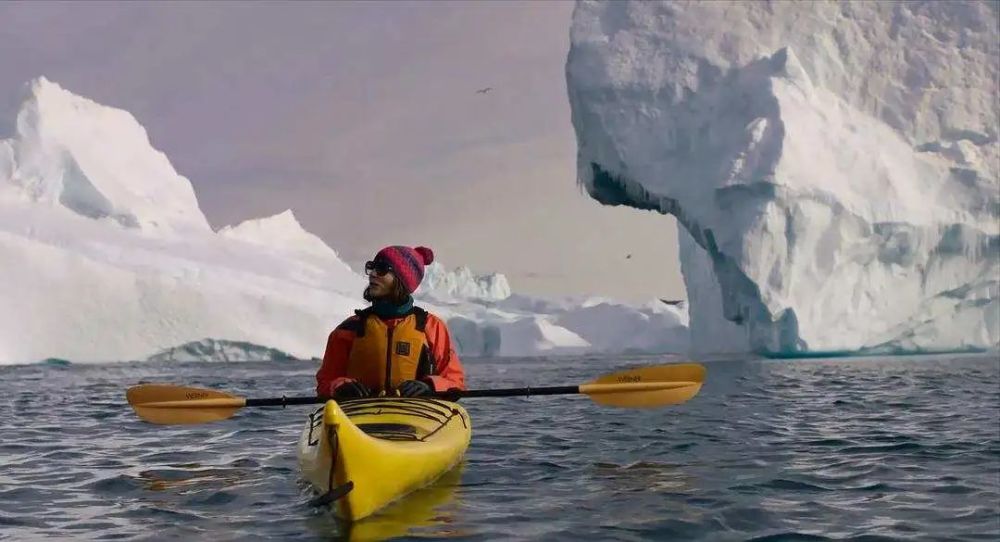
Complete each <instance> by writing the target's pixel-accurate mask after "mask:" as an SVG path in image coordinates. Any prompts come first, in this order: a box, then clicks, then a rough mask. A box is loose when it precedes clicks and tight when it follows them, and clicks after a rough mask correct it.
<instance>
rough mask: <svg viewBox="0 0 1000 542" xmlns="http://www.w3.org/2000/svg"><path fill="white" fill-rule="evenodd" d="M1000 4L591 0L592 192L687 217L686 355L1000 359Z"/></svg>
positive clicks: (586, 174) (582, 37)
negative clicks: (997, 352) (970, 354)
mask: <svg viewBox="0 0 1000 542" xmlns="http://www.w3.org/2000/svg"><path fill="white" fill-rule="evenodd" d="M997 26H998V13H997V7H996V4H995V3H989V2H893V3H888V2H839V3H834V2H825V3H808V2H807V3H779V4H769V3H758V2H744V3H731V2H645V1H643V2H591V1H583V2H580V3H578V4H577V6H576V8H575V10H574V13H573V21H572V28H571V45H570V52H569V55H568V58H567V62H566V80H567V89H568V95H569V100H570V105H571V114H572V122H573V126H574V129H575V131H576V136H577V142H578V164H577V169H578V182H579V183H580V184H582V186H583V187H584V188H585V189H586V190H587V192H588V194H589V195H590V196H591V197H593V198H594V199H596V200H597V201H599V202H601V203H604V204H607V205H627V206H632V207H636V208H639V209H647V210H656V211H659V212H661V213H664V214H669V215H672V216H673V217H675V218H676V220H677V222H678V223H679V224H680V226H681V228H678V229H679V230H680V234H679V237H680V238H679V240H678V241H679V245H680V257H681V268H682V273H683V276H684V280H685V285H686V288H687V295H688V301H689V312H690V333H691V341H692V348H693V349H695V350H698V351H706V350H709V351H711V350H715V351H719V350H725V351H753V352H757V353H761V354H765V355H780V356H796V355H816V354H821V353H830V352H843V353H852V352H869V351H870V352H892V353H905V352H923V351H945V350H959V351H960V350H982V349H995V348H997V347H998V345H1000V231H998V224H1000V143H998V141H997V127H998V126H997V119H998V113H1000V111H998V105H997V100H996V88H997V87H996V81H997V79H998V63H997V61H996V59H997V58H998V57H1000V39H998V35H1000V32H998V27H997Z"/></svg>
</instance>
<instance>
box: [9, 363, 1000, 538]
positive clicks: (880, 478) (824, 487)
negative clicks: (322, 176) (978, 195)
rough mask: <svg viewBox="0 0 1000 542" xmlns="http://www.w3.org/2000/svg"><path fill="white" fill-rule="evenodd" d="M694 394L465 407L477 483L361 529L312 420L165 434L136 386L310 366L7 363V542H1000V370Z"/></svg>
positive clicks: (816, 376)
mask: <svg viewBox="0 0 1000 542" xmlns="http://www.w3.org/2000/svg"><path fill="white" fill-rule="evenodd" d="M662 359H663V358H631V359H617V360H607V359H603V360H602V359H585V360H561V361H559V362H552V361H543V360H514V361H510V360H506V361H500V360H472V361H468V362H467V368H468V371H469V373H470V380H471V382H472V383H473V384H475V385H476V387H506V386H514V385H526V384H529V385H538V384H552V385H555V384H573V383H578V382H582V381H586V380H588V379H590V378H591V377H593V376H597V375H598V374H600V373H602V372H605V371H608V370H610V369H612V368H618V367H629V366H635V365H640V364H653V363H656V362H659V361H662ZM706 366H707V367H708V379H707V383H706V385H705V387H704V388H703V389H702V391H701V393H700V394H699V395H698V396H697V397H696V398H695V399H693V400H692V401H690V402H689V403H687V404H684V405H681V406H675V407H670V408H665V409H661V410H655V411H638V410H616V409H608V408H602V407H599V406H597V405H594V404H592V403H590V401H588V400H587V399H586V398H584V397H549V398H544V397H541V398H516V399H476V400H473V399H469V400H466V401H465V402H464V404H465V406H466V408H467V409H468V410H469V413H470V415H471V416H472V420H473V427H474V433H473V442H472V446H471V447H470V449H469V453H468V455H467V459H466V461H465V462H464V464H463V465H462V466H461V468H460V470H459V471H456V472H453V473H451V474H450V475H449V476H446V477H445V478H444V479H442V480H441V481H440V482H439V483H438V484H436V485H434V486H432V487H431V488H429V489H427V490H424V491H423V492H421V493H418V494H416V495H414V496H413V497H411V498H410V499H407V500H404V501H403V502H402V504H400V505H398V506H396V507H394V508H392V509H390V510H388V511H387V512H386V513H385V514H382V515H380V516H378V517H376V518H374V519H373V520H372V521H370V522H364V523H362V524H361V525H359V526H358V527H356V528H354V529H353V531H351V532H348V531H346V530H345V529H344V528H343V526H341V525H338V523H337V522H336V520H335V519H334V518H333V517H332V516H331V514H330V513H329V512H327V511H323V510H315V509H311V508H310V507H309V506H308V505H307V504H306V503H307V501H308V500H309V498H310V497H311V496H312V495H311V493H310V491H309V489H308V488H307V487H306V486H305V485H304V483H303V482H301V481H299V480H298V477H297V471H296V462H295V454H294V444H295V442H296V439H297V437H298V433H299V431H300V425H301V423H302V422H303V416H304V413H305V412H306V411H307V410H308V407H295V408H289V409H287V410H281V409H263V408H256V409H249V408H248V409H245V410H244V411H242V412H241V413H240V414H239V415H237V416H236V417H234V418H233V419H230V420H227V421H223V422H217V423H213V424H208V425H201V426H170V427H167V426H154V425H149V424H146V423H144V422H141V421H139V420H138V419H137V418H136V417H135V416H134V415H133V414H132V412H131V410H130V409H129V408H128V407H127V406H126V405H125V403H124V390H125V388H126V387H128V386H130V385H133V384H135V383H137V382H139V381H166V382H171V383H178V384H179V383H184V384H189V385H197V386H210V387H218V388H222V389H226V390H230V391H233V392H235V393H239V394H242V395H246V396H250V397H267V396H274V395H281V394H282V393H287V394H289V395H301V394H307V393H308V391H309V390H310V389H311V386H312V382H313V373H314V370H315V366H314V365H313V364H312V363H305V362H294V363H277V362H272V363H191V364H167V363H157V364H128V365H125V364H122V365H105V366H75V365H74V366H19V367H9V366H8V367H0V432H2V439H0V538H2V539H7V540H42V539H57V540H105V539H132V540H181V539H184V540H187V539H195V540H200V539H210V540H213V541H215V540H263V539H282V540H324V539H335V538H338V537H341V536H344V535H346V534H350V535H351V536H352V537H353V538H354V539H365V538H367V537H379V536H405V537H411V538H421V539H438V538H449V539H461V540H546V541H549V540H581V539H584V540H609V539H612V540H670V539H678V540H828V539H851V540H944V539H948V540H997V539H1000V361H998V360H997V359H996V358H995V357H994V356H984V355H980V356H927V357H909V358H882V359H873V358H868V359H836V360H796V361H790V360H783V361H761V360H756V361H753V360H751V361H712V362H706Z"/></svg>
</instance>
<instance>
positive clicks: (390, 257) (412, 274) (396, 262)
mask: <svg viewBox="0 0 1000 542" xmlns="http://www.w3.org/2000/svg"><path fill="white" fill-rule="evenodd" d="M375 260H382V261H384V262H387V263H388V264H389V265H391V266H392V271H393V274H395V275H396V279H397V280H399V281H400V282H401V283H403V288H406V291H407V292H410V293H411V294H412V293H413V291H414V290H416V289H417V286H420V281H422V280H424V266H425V265H430V264H431V262H433V261H434V252H432V251H431V249H429V248H427V247H416V248H410V247H404V246H399V245H394V246H391V247H385V248H383V249H382V250H380V251H378V254H376V255H375Z"/></svg>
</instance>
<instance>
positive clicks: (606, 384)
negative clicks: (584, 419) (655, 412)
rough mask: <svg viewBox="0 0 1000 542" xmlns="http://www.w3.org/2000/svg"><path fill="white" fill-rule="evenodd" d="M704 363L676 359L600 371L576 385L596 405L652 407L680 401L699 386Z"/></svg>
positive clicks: (693, 394)
mask: <svg viewBox="0 0 1000 542" xmlns="http://www.w3.org/2000/svg"><path fill="white" fill-rule="evenodd" d="M704 381H705V367H704V366H703V365H700V364H698V363H679V364H670V365H655V366H652V367H639V368H637V369H631V370H628V371H620V372H617V373H611V374H607V375H604V376H602V377H600V378H597V379H595V380H593V381H592V382H590V383H587V384H583V385H581V386H580V393H585V394H587V395H588V396H589V397H590V399H591V400H592V401H594V402H595V403H597V404H599V405H605V406H613V407H620V408H656V407H661V406H667V405H677V404H680V403H683V402H685V401H687V400H689V399H691V398H692V397H694V396H695V395H697V394H698V392H699V391H700V390H701V385H702V383H703V382H704Z"/></svg>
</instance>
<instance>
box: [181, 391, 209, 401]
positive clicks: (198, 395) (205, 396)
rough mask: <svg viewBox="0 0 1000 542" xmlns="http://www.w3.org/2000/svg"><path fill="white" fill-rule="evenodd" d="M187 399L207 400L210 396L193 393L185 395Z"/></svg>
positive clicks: (199, 392) (201, 392) (202, 393)
mask: <svg viewBox="0 0 1000 542" xmlns="http://www.w3.org/2000/svg"><path fill="white" fill-rule="evenodd" d="M184 397H185V398H187V399H206V398H207V397H208V394H207V393H205V392H203V391H192V392H188V393H185V394H184Z"/></svg>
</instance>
